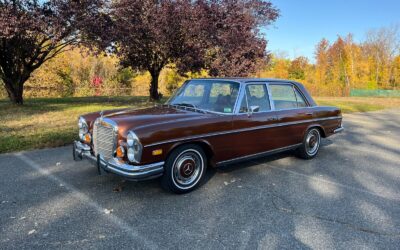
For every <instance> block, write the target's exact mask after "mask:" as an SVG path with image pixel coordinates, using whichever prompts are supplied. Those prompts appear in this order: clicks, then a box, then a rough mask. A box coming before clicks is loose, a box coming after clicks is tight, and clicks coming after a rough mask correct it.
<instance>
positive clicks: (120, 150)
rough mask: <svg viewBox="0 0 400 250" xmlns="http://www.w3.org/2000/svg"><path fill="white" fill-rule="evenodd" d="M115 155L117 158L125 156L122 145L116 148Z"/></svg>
mask: <svg viewBox="0 0 400 250" xmlns="http://www.w3.org/2000/svg"><path fill="white" fill-rule="evenodd" d="M116 156H117V157H118V158H122V157H124V156H125V149H124V147H122V146H119V147H118V148H117V151H116Z"/></svg>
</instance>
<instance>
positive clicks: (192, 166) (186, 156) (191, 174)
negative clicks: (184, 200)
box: [172, 149, 204, 189]
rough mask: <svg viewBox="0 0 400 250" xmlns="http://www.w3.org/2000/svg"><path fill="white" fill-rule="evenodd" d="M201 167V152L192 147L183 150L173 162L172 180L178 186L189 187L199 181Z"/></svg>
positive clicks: (202, 166) (202, 163)
mask: <svg viewBox="0 0 400 250" xmlns="http://www.w3.org/2000/svg"><path fill="white" fill-rule="evenodd" d="M203 169H204V160H203V158H202V156H201V154H200V153H199V152H198V151H196V150H194V149H188V150H185V151H184V152H182V153H181V154H180V155H179V156H178V157H177V158H176V160H175V162H174V166H173V168H172V176H173V181H174V182H175V184H176V185H177V186H179V187H180V188H183V189H185V188H186V189H187V188H191V187H193V186H194V185H196V183H197V182H198V181H199V179H200V177H201V175H202V173H203Z"/></svg>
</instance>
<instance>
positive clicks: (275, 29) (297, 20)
mask: <svg viewBox="0 0 400 250" xmlns="http://www.w3.org/2000/svg"><path fill="white" fill-rule="evenodd" d="M271 1H272V3H273V4H274V5H275V6H276V7H278V8H279V9H280V13H281V16H280V17H279V19H278V20H277V21H276V22H275V23H274V24H273V25H271V26H269V27H268V28H267V30H266V31H264V32H266V38H267V40H268V47H267V49H268V50H269V51H271V52H279V51H285V52H286V53H287V55H288V57H289V58H294V57H297V56H302V55H303V56H307V57H308V58H309V59H310V60H311V61H313V60H314V54H313V53H314V47H315V45H316V44H317V43H318V42H319V41H320V40H321V38H326V39H328V40H329V41H334V40H335V39H336V38H337V35H343V36H345V35H346V34H348V33H352V34H353V35H354V40H355V41H356V42H359V41H363V40H364V38H365V33H366V32H367V31H368V30H370V29H374V28H380V27H383V26H390V25H396V24H399V25H400V0H376V1H372V0H364V1H362V0H330V1H324V0H320V1H317V0H299V1H296V0H271Z"/></svg>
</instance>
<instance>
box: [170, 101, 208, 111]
mask: <svg viewBox="0 0 400 250" xmlns="http://www.w3.org/2000/svg"><path fill="white" fill-rule="evenodd" d="M167 105H168V106H172V107H176V108H183V109H185V110H187V109H189V110H193V111H197V112H200V113H204V114H206V113H208V111H207V110H204V109H200V108H198V107H196V105H194V104H191V103H184V102H183V103H174V104H167Z"/></svg>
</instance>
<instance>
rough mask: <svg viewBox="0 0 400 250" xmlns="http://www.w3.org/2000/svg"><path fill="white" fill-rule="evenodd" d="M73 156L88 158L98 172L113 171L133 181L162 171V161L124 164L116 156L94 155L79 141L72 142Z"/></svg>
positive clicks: (148, 177) (150, 177)
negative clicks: (146, 163)
mask: <svg viewBox="0 0 400 250" xmlns="http://www.w3.org/2000/svg"><path fill="white" fill-rule="evenodd" d="M73 156H74V160H83V159H87V160H89V161H90V162H92V163H93V164H94V165H96V166H97V168H98V170H99V173H101V172H103V171H104V172H107V173H113V174H116V175H119V176H121V177H124V178H126V179H129V180H134V181H139V180H147V179H153V178H157V177H159V176H161V175H162V174H163V172H164V162H156V163H152V164H148V165H140V166H139V165H130V164H126V163H124V162H121V161H120V160H119V159H117V158H111V159H109V160H106V159H104V158H103V157H102V156H100V155H98V156H97V157H95V156H94V155H92V154H91V150H90V146H89V145H87V144H83V143H81V142H80V141H75V142H74V145H73Z"/></svg>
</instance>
